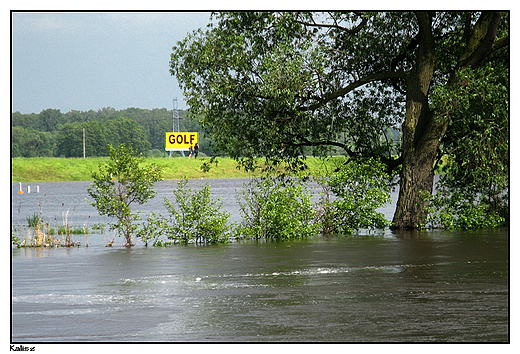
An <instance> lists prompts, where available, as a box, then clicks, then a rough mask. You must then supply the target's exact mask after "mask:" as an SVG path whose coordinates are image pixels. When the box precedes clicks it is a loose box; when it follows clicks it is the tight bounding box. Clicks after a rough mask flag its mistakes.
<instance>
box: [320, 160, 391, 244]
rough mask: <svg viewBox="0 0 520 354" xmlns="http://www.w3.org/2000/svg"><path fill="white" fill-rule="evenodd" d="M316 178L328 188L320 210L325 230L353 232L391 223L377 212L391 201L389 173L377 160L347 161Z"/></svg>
mask: <svg viewBox="0 0 520 354" xmlns="http://www.w3.org/2000/svg"><path fill="white" fill-rule="evenodd" d="M317 179H318V181H319V182H320V183H321V185H322V187H323V188H324V191H325V193H324V195H323V197H322V201H321V205H320V209H319V211H318V223H319V224H320V226H321V230H322V233H324V234H345V233H347V234H351V233H352V232H353V231H354V230H360V229H382V228H385V227H386V226H388V225H389V222H388V220H386V218H385V216H384V214H383V213H381V212H378V211H377V209H378V208H380V207H383V206H385V205H386V204H387V203H388V202H389V201H390V188H389V186H388V181H389V176H388V175H387V174H386V172H385V168H384V165H383V164H381V163H380V162H378V161H377V160H374V159H367V160H363V161H348V162H347V163H345V164H343V165H341V166H340V167H338V168H337V169H336V170H335V171H334V172H333V173H329V174H328V175H326V176H324V177H323V176H322V177H318V178H317Z"/></svg>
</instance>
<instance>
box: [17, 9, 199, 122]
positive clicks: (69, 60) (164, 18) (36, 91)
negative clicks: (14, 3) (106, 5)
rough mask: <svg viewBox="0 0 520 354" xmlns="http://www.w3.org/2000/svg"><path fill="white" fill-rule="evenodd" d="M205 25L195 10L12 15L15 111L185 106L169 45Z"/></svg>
mask: <svg viewBox="0 0 520 354" xmlns="http://www.w3.org/2000/svg"><path fill="white" fill-rule="evenodd" d="M208 22H209V13H200V12H199V13H197V12H180V13H179V12H177V13H176V12H134V13H129V12H105V13H103V12H91V13H72V12H61V13H60V12H55V13H50V12H41V13H37V12H36V13H35V12H33V13H30V12H13V13H12V38H11V40H12V111H13V112H16V111H19V112H21V113H39V112H41V111H42V110H44V109H47V108H54V109H59V110H61V112H62V113H65V112H68V111H70V110H81V111H87V110H90V109H93V110H98V109H100V108H103V107H113V108H115V109H118V110H119V109H125V108H128V107H138V108H144V109H153V108H163V107H164V108H167V109H171V108H172V105H173V102H172V100H173V98H174V97H177V98H178V107H179V108H180V109H184V108H186V105H185V102H184V99H183V96H182V92H181V90H180V89H179V87H178V84H177V80H176V78H175V77H173V76H171V75H170V72H169V61H170V54H171V52H172V47H173V46H174V45H175V44H176V43H177V41H179V40H181V39H182V38H184V36H185V35H186V34H187V33H188V32H191V31H192V30H195V29H197V28H200V27H205V26H206V25H207V23H208Z"/></svg>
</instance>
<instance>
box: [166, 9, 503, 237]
mask: <svg viewBox="0 0 520 354" xmlns="http://www.w3.org/2000/svg"><path fill="white" fill-rule="evenodd" d="M215 20H216V21H214V24H211V25H210V26H209V28H208V29H207V30H206V31H203V30H198V31H195V32H193V33H191V34H188V35H187V36H186V37H185V38H184V39H183V40H182V41H180V42H179V43H178V44H177V45H176V46H175V47H173V53H172V56H171V62H170V68H171V70H170V71H171V73H172V75H175V76H176V77H177V79H178V81H179V83H180V85H181V87H182V88H183V90H184V93H185V96H186V99H187V102H188V105H189V106H190V110H189V114H190V115H191V116H192V117H196V118H198V119H199V120H200V122H201V124H202V125H203V127H204V128H205V129H206V131H207V132H208V133H209V134H210V135H211V136H212V138H213V141H214V143H215V145H216V148H220V149H221V150H223V151H225V152H226V153H228V154H230V155H231V156H232V157H234V158H236V159H238V160H240V161H242V162H243V163H244V164H245V165H246V166H250V165H251V161H253V159H254V158H255V157H257V156H265V157H266V158H267V160H268V161H269V162H272V163H274V164H276V163H278V162H279V161H280V160H281V159H284V160H286V161H288V162H289V163H290V164H289V165H290V166H292V167H299V165H300V163H301V162H302V160H301V157H300V156H302V155H303V154H304V153H305V152H308V151H309V150H308V149H309V148H312V149H314V151H315V152H319V151H320V150H321V151H322V150H324V149H326V148H330V147H340V148H342V149H344V151H345V154H346V155H348V156H349V157H351V158H366V157H377V158H379V159H380V160H381V161H382V162H383V163H384V164H386V165H387V166H388V170H389V171H390V172H391V171H396V170H397V169H398V168H400V177H401V179H400V192H399V200H398V203H397V207H396V212H395V215H394V220H393V227H395V228H399V229H402V228H416V227H418V225H421V224H423V223H424V221H425V218H426V216H427V212H426V210H427V209H426V207H427V203H423V202H421V201H422V200H424V193H431V192H432V188H433V176H434V164H435V161H436V160H437V159H438V158H439V157H440V155H441V154H442V152H443V138H444V137H445V136H446V132H447V131H448V129H455V128H456V126H457V125H453V121H454V119H456V117H457V116H460V114H459V111H460V109H457V107H458V102H459V101H461V102H462V101H464V100H463V99H462V97H463V96H464V94H465V90H464V88H465V86H466V85H467V84H468V82H467V80H465V79H464V76H463V75H462V73H464V72H465V70H470V71H471V72H472V73H474V72H477V71H478V69H479V68H480V67H482V66H483V65H487V66H489V67H490V68H494V67H495V64H494V63H495V61H497V60H498V61H500V60H499V59H497V58H502V60H501V63H503V62H504V60H503V56H504V55H505V56H506V57H507V58H508V45H509V37H508V33H509V32H508V14H507V13H506V14H503V13H499V12H482V13H480V12H437V13H434V12H416V13H413V12H373V13H358V12H348V13H336V12H334V13H330V12H329V13H309V12H304V13H296V12H285V13H273V12H266V13H255V12H244V13H220V14H215ZM506 61H507V60H506ZM499 70H502V71H503V70H508V66H504V65H500V68H499ZM500 77H504V75H500ZM505 77H508V75H505ZM475 80H476V81H479V80H480V81H479V82H480V84H481V87H483V86H485V78H483V77H479V76H478V75H477V77H476V78H475ZM501 84H502V85H506V86H507V83H504V82H501ZM449 93H458V94H457V95H454V94H449ZM472 94H474V93H472ZM477 94H478V93H477ZM432 95H433V96H432ZM432 97H433V98H432ZM504 101H505V102H506V103H507V101H508V97H504V98H503V101H502V102H500V103H499V104H503V103H504ZM470 110H473V108H471V109H470ZM505 111H506V113H505V114H507V109H506V110H505ZM482 114H484V113H482ZM501 114H503V110H501ZM501 121H504V120H501ZM505 121H507V119H506V120H505ZM450 127H451V128H450ZM391 128H392V129H394V130H399V131H400V132H401V133H402V139H401V140H402V141H401V143H400V144H399V146H395V144H394V141H395V140H394V139H392V137H391V136H389V134H388V131H389V129H391ZM506 129H507V127H506ZM281 151H283V153H280V152H281Z"/></svg>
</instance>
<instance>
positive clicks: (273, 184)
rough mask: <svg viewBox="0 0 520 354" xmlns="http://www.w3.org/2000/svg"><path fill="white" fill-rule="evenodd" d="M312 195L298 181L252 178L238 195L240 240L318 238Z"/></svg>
mask: <svg viewBox="0 0 520 354" xmlns="http://www.w3.org/2000/svg"><path fill="white" fill-rule="evenodd" d="M311 196H312V194H311V193H310V192H309V191H308V190H307V188H306V187H305V185H304V182H303V181H302V180H299V179H293V178H287V179H272V178H263V179H252V180H251V181H250V182H249V183H248V184H247V185H245V186H244V189H243V190H242V191H241V193H240V194H239V195H238V196H237V199H238V202H239V205H240V214H241V215H242V222H241V224H240V225H239V226H238V228H237V234H238V235H239V237H246V238H254V239H272V240H288V239H294V238H305V237H310V236H315V235H316V234H317V233H318V232H319V231H318V226H317V225H316V224H315V223H314V217H315V211H314V208H313V206H312V203H311Z"/></svg>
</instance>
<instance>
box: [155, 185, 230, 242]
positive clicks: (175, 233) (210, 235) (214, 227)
mask: <svg viewBox="0 0 520 354" xmlns="http://www.w3.org/2000/svg"><path fill="white" fill-rule="evenodd" d="M173 195H174V199H175V200H174V202H173V203H172V202H171V201H170V200H168V199H166V198H164V205H165V207H166V209H167V210H168V212H169V213H170V215H169V217H168V218H163V217H156V218H155V219H154V220H155V225H156V227H157V229H162V231H163V232H164V233H165V234H166V236H167V238H168V239H170V240H174V241H177V242H180V243H190V242H195V243H217V242H226V241H227V239H228V235H227V232H228V230H229V223H228V221H229V217H230V216H231V214H229V213H228V212H226V211H222V210H221V209H222V202H221V200H220V198H219V199H217V200H211V187H210V186H209V185H208V184H207V183H206V184H205V185H204V186H203V187H202V189H200V190H198V191H194V190H192V189H191V188H190V187H189V183H188V181H187V180H186V179H184V180H181V181H179V182H178V186H177V189H175V190H174V191H173ZM156 234H157V231H156ZM156 244H157V243H156Z"/></svg>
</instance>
